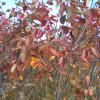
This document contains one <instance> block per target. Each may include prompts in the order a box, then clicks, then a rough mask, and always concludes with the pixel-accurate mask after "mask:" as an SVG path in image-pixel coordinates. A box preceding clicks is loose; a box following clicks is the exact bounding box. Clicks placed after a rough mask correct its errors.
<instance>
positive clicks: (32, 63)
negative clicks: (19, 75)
mask: <svg viewBox="0 0 100 100" xmlns="http://www.w3.org/2000/svg"><path fill="white" fill-rule="evenodd" d="M39 60H40V59H39V58H38V57H31V62H30V65H31V66H32V67H34V66H35V65H36V63H37V62H38V61H39Z"/></svg>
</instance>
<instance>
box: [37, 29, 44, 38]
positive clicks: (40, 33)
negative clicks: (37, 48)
mask: <svg viewBox="0 0 100 100" xmlns="http://www.w3.org/2000/svg"><path fill="white" fill-rule="evenodd" d="M37 35H38V38H41V37H42V36H43V31H41V30H38V33H37Z"/></svg>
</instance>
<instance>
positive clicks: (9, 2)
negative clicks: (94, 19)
mask: <svg viewBox="0 0 100 100" xmlns="http://www.w3.org/2000/svg"><path fill="white" fill-rule="evenodd" d="M21 1H22V0H21ZM27 1H32V0H27ZM46 1H47V0H44V2H46ZM87 1H88V6H89V7H90V6H91V1H92V0H87ZM96 1H98V0H93V5H92V7H93V6H94V5H95V2H96ZM0 2H6V5H5V6H4V7H3V9H4V11H5V10H6V9H9V8H12V7H15V0H0ZM55 6H56V5H55V3H54V6H52V9H53V11H52V12H53V13H54V12H57V10H55V9H56V7H55Z"/></svg>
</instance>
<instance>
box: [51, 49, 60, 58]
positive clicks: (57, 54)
mask: <svg viewBox="0 0 100 100" xmlns="http://www.w3.org/2000/svg"><path fill="white" fill-rule="evenodd" d="M50 50H51V53H52V54H53V55H54V56H57V57H60V56H61V54H60V53H59V52H58V51H56V50H55V49H53V48H52V49H50Z"/></svg>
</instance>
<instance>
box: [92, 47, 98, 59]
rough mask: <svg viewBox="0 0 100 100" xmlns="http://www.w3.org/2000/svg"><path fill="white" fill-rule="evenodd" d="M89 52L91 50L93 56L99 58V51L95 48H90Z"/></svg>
mask: <svg viewBox="0 0 100 100" xmlns="http://www.w3.org/2000/svg"><path fill="white" fill-rule="evenodd" d="M91 50H92V52H93V54H94V55H95V56H96V57H100V53H99V51H98V50H97V48H95V47H91Z"/></svg>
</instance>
